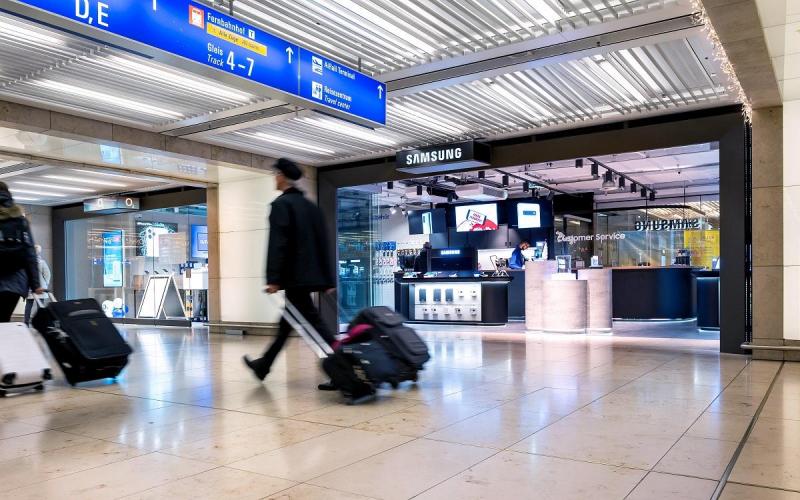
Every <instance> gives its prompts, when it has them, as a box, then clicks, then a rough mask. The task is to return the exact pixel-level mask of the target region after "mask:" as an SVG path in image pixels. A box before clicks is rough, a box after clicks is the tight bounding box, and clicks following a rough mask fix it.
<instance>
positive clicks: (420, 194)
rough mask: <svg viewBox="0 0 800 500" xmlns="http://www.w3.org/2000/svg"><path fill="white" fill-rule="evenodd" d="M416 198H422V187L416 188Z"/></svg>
mask: <svg viewBox="0 0 800 500" xmlns="http://www.w3.org/2000/svg"><path fill="white" fill-rule="evenodd" d="M417 196H422V186H417Z"/></svg>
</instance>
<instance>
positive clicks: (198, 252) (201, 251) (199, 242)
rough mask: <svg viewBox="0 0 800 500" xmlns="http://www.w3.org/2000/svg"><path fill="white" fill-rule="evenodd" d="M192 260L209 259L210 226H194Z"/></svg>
mask: <svg viewBox="0 0 800 500" xmlns="http://www.w3.org/2000/svg"><path fill="white" fill-rule="evenodd" d="M192 258H193V259H207V258H208V226H201V225H193V226H192Z"/></svg>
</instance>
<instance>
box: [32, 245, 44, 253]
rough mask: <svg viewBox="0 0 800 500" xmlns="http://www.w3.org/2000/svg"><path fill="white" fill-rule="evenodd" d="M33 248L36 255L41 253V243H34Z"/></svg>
mask: <svg viewBox="0 0 800 500" xmlns="http://www.w3.org/2000/svg"><path fill="white" fill-rule="evenodd" d="M33 248H35V249H36V255H39V256H41V255H42V245H34V246H33Z"/></svg>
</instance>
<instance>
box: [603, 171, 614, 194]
mask: <svg viewBox="0 0 800 500" xmlns="http://www.w3.org/2000/svg"><path fill="white" fill-rule="evenodd" d="M601 187H602V188H603V191H611V190H612V189H616V188H617V185H616V183H615V182H614V174H613V173H611V171H610V170H607V171H606V173H605V174H603V185H602V186H601Z"/></svg>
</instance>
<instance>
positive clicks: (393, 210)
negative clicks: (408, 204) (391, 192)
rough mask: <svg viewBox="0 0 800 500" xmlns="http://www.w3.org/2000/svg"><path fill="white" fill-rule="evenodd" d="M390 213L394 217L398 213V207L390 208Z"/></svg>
mask: <svg viewBox="0 0 800 500" xmlns="http://www.w3.org/2000/svg"><path fill="white" fill-rule="evenodd" d="M389 213H390V214H392V215H394V214H396V213H397V205H395V206H393V207H392V208H390V209H389Z"/></svg>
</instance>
